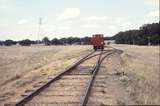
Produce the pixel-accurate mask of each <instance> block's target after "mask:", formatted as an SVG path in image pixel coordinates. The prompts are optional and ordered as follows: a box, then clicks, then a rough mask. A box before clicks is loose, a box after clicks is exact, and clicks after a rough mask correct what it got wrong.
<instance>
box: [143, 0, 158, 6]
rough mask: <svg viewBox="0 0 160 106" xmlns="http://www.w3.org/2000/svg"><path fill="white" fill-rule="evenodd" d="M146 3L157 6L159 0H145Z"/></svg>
mask: <svg viewBox="0 0 160 106" xmlns="http://www.w3.org/2000/svg"><path fill="white" fill-rule="evenodd" d="M145 1H146V3H147V4H149V5H152V6H159V0H145Z"/></svg>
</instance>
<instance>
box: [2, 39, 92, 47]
mask: <svg viewBox="0 0 160 106" xmlns="http://www.w3.org/2000/svg"><path fill="white" fill-rule="evenodd" d="M17 44H18V45H21V46H30V45H32V44H44V45H48V46H49V45H73V44H76V45H88V44H90V37H84V38H78V37H68V38H61V39H57V38H53V39H52V40H50V39H49V38H48V37H44V38H43V39H42V40H35V41H34V40H29V39H25V40H20V41H14V40H5V41H0V46H3V45H4V46H12V45H17Z"/></svg>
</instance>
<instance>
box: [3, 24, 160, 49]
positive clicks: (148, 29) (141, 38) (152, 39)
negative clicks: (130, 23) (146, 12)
mask: <svg viewBox="0 0 160 106" xmlns="http://www.w3.org/2000/svg"><path fill="white" fill-rule="evenodd" d="M104 39H105V40H115V43H117V44H134V45H147V44H151V45H159V44H160V24H159V23H152V24H145V25H142V26H141V27H140V28H139V29H138V30H128V31H124V32H119V33H117V34H116V35H114V36H112V37H104ZM16 44H19V45H21V46H30V45H32V44H44V45H72V44H77V45H86V44H87V45H88V44H90V37H83V38H78V37H68V38H61V39H57V38H53V39H51V40H50V39H49V38H48V37H44V38H43V39H42V40H35V41H34V40H29V39H25V40H20V41H13V40H5V41H0V46H3V45H5V46H11V45H16Z"/></svg>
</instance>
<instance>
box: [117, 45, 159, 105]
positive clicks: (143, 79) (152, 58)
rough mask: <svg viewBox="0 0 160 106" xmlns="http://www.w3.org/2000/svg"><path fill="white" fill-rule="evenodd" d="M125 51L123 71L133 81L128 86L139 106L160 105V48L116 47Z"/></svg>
mask: <svg viewBox="0 0 160 106" xmlns="http://www.w3.org/2000/svg"><path fill="white" fill-rule="evenodd" d="M115 47H116V48H119V49H122V50H124V54H122V58H123V62H124V67H122V68H123V71H124V72H125V73H126V74H127V75H128V77H129V78H130V79H131V81H129V82H128V84H126V86H127V89H128V90H129V92H130V94H131V96H133V99H134V101H136V102H137V103H139V104H160V89H159V88H160V47H159V46H132V45H115Z"/></svg>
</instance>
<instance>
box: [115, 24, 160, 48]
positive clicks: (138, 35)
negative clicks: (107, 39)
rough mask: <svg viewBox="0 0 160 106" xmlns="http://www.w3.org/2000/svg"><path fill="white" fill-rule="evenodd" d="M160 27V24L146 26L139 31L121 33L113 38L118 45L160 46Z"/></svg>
mask: <svg viewBox="0 0 160 106" xmlns="http://www.w3.org/2000/svg"><path fill="white" fill-rule="evenodd" d="M159 27H160V25H159V23H152V24H145V25H142V26H141V27H140V28H139V30H129V31H124V32H119V33H117V34H116V35H115V36H114V37H113V38H114V39H115V42H116V43H118V44H137V45H148V43H151V44H152V45H158V44H160V30H159Z"/></svg>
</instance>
